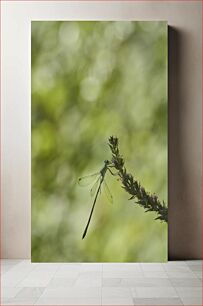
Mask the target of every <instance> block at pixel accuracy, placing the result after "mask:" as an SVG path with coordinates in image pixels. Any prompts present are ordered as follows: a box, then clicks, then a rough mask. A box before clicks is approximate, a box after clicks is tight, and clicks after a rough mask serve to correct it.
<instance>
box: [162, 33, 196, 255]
mask: <svg viewBox="0 0 203 306" xmlns="http://www.w3.org/2000/svg"><path fill="white" fill-rule="evenodd" d="M168 40H169V41H168V48H169V49H168V70H169V71H168V76H169V82H168V95H169V96H168V97H169V102H168V116H169V117H168V133H169V135H168V165H169V166H168V170H169V174H168V175H169V177H168V195H169V199H168V202H169V228H168V235H169V241H168V243H169V250H168V251H169V260H178V259H183V254H185V258H187V259H194V258H196V259H198V258H200V254H201V239H200V237H201V235H200V234H201V232H200V231H201V224H198V222H199V221H198V220H200V216H199V213H200V209H201V207H200V205H201V203H199V200H200V197H199V189H198V188H197V191H196V190H194V184H195V183H194V182H193V184H191V182H190V180H191V173H190V168H189V167H188V165H187V163H186V159H185V156H184V152H185V150H187V146H188V144H189V143H190V139H189V138H190V137H191V135H187V134H186V131H184V125H185V124H187V123H186V122H185V120H186V118H185V117H184V111H183V110H184V109H185V107H186V105H185V103H186V101H185V99H184V97H183V94H182V93H183V92H184V88H183V86H185V85H184V84H183V81H182V77H183V75H184V62H183V54H184V53H183V52H184V50H183V44H182V33H180V31H178V30H177V29H175V28H172V27H169V28H168ZM188 124H192V123H189V122H188ZM191 145H192V143H191ZM196 187H197V186H196ZM195 255H196V256H195Z"/></svg>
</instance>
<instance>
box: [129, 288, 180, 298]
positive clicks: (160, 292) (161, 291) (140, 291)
mask: <svg viewBox="0 0 203 306" xmlns="http://www.w3.org/2000/svg"><path fill="white" fill-rule="evenodd" d="M132 294H133V297H142V298H159V297H170V298H173V297H178V294H177V292H176V291H175V289H174V288H172V287H159V288H156V287H137V288H135V289H133V290H132Z"/></svg>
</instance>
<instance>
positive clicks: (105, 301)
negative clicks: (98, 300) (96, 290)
mask: <svg viewBox="0 0 203 306" xmlns="http://www.w3.org/2000/svg"><path fill="white" fill-rule="evenodd" d="M102 305H108V306H110V305H111V306H112V305H115V306H124V305H126V306H130V305H134V303H133V299H132V298H131V297H127V298H119V297H114V298H110V297H106V298H103V297H102Z"/></svg>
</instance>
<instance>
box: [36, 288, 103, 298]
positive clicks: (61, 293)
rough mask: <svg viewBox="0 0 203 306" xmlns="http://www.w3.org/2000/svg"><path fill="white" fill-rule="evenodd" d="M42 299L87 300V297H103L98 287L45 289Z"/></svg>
mask: <svg viewBox="0 0 203 306" xmlns="http://www.w3.org/2000/svg"><path fill="white" fill-rule="evenodd" d="M42 297H48V298H68V297H69V298H78V297H80V298H86V297H94V298H99V297H101V288H97V287H93V288H91V287H76V286H75V287H72V288H70V287H69V288H64V289H61V288H59V289H45V290H44V293H43V294H42Z"/></svg>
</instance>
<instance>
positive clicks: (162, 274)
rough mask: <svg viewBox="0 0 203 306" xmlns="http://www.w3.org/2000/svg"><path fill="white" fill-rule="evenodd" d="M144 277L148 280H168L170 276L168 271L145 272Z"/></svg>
mask: <svg viewBox="0 0 203 306" xmlns="http://www.w3.org/2000/svg"><path fill="white" fill-rule="evenodd" d="M143 276H144V277H146V278H147V277H149V278H167V277H168V274H167V273H166V271H144V272H143Z"/></svg>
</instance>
